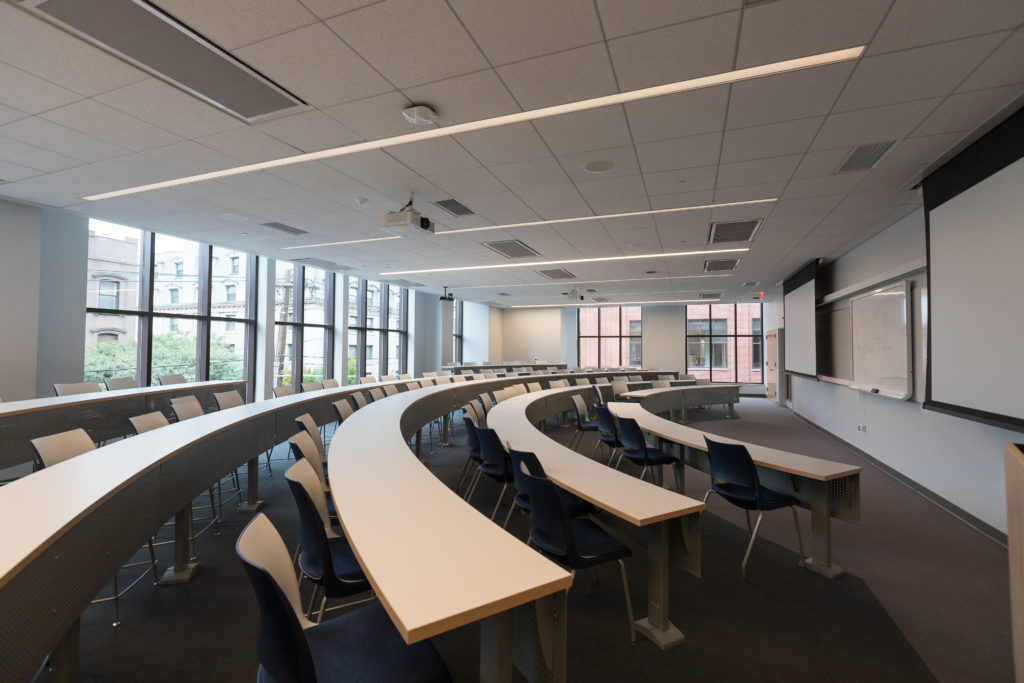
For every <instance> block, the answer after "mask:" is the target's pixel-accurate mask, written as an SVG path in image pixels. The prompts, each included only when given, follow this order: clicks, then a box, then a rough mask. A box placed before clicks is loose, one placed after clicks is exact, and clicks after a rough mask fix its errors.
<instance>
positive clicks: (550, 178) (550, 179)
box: [490, 158, 569, 191]
mask: <svg viewBox="0 0 1024 683" xmlns="http://www.w3.org/2000/svg"><path fill="white" fill-rule="evenodd" d="M490 170H491V172H492V173H493V174H494V175H495V176H497V178H498V179H499V180H500V181H501V182H503V183H504V184H505V185H506V186H507V187H508V188H509V189H510V190H514V191H519V190H525V189H528V188H532V187H545V186H551V185H563V184H568V183H569V177H568V176H567V175H566V174H565V171H563V170H562V167H561V166H560V165H559V164H558V162H557V161H555V160H554V159H552V158H547V159H538V160H535V161H522V162H518V163H514V164H502V165H499V166H492V167H491V168H490Z"/></svg>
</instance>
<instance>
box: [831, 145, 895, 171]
mask: <svg viewBox="0 0 1024 683" xmlns="http://www.w3.org/2000/svg"><path fill="white" fill-rule="evenodd" d="M895 146H896V141H895V140H889V141H887V142H873V143H871V144H868V145H861V146H859V147H854V148H853V150H851V152H850V153H849V154H848V155H846V158H845V159H843V163H841V164H839V168H837V169H836V174H838V173H849V172H850V171H866V170H868V169H871V168H874V167H875V166H877V165H878V163H879V162H880V161H881V160H882V159H883V158H885V155H886V154H888V153H889V152H890V151H891V150H892V148H893V147H895ZM833 175H835V174H833Z"/></svg>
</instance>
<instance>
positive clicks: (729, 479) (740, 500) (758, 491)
mask: <svg viewBox="0 0 1024 683" xmlns="http://www.w3.org/2000/svg"><path fill="white" fill-rule="evenodd" d="M704 441H705V442H707V445H708V462H709V463H710V465H711V488H710V489H708V491H707V493H705V494H704V502H705V503H707V500H708V496H709V495H711V493H712V492H714V493H717V494H718V495H720V496H721V497H722V498H725V499H726V500H727V501H729V502H730V503H732V504H733V505H735V506H737V507H740V508H743V510H744V511H745V512H746V514H747V532H748V533H750V543H748V544H747V552H746V553H744V554H743V563H742V564H741V565H740V576H741V577H742V578H746V576H747V560H748V559H749V558H750V550H751V549H752V548H753V547H754V541H755V540H756V539H757V531H758V529H760V528H761V519H762V518H763V517H764V513H765V512H767V511H768V510H777V509H778V508H783V507H789V508H790V509H791V510H792V511H793V524H794V526H795V527H796V542H797V545H798V546H799V547H800V564H801V566H802V565H803V561H804V557H805V555H804V542H803V539H802V538H801V536H800V520H799V519H798V518H797V516H796V505H797V504H798V503H799V501H798V500H797V499H796V498H794V497H793V496H789V495H786V494H784V493H779V492H777V491H772V490H771V489H768V488H765V487H764V486H761V480H760V479H759V478H758V476H757V467H756V466H755V465H754V460H753V458H751V457H750V452H749V451H748V450H747V447H746V446H744V445H743V444H734V443H721V442H718V441H712V440H711V439H709V438H707V437H704ZM751 510H757V522H756V523H755V524H754V528H753V529H751V528H750V511H751Z"/></svg>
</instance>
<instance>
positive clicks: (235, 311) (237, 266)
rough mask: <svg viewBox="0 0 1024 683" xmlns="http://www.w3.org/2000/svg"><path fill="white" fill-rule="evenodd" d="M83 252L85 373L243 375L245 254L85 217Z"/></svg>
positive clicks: (246, 374)
mask: <svg viewBox="0 0 1024 683" xmlns="http://www.w3.org/2000/svg"><path fill="white" fill-rule="evenodd" d="M229 254H231V255H234V258H236V259H237V262H236V263H234V264H233V263H232V261H231V259H230V258H228V255H229ZM88 258H89V260H88V280H87V283H86V295H87V299H86V335H85V346H86V348H85V379H86V380H92V381H101V380H102V379H104V378H107V377H124V376H130V377H134V378H135V380H136V381H137V382H138V383H139V385H140V386H146V385H149V384H153V383H154V382H153V380H154V378H156V377H159V376H160V375H170V374H182V375H184V376H185V377H186V378H187V379H189V380H198V381H204V380H219V379H246V378H250V376H251V362H252V359H253V358H254V356H255V353H254V351H255V346H254V345H255V336H254V328H255V319H254V318H255V316H254V308H253V307H252V303H253V302H252V300H251V299H252V298H253V297H252V295H251V291H250V287H251V284H252V282H253V280H251V279H250V276H251V275H252V274H253V272H252V271H253V270H254V269H255V264H256V259H255V257H254V256H251V255H248V254H239V253H238V252H237V251H234V250H227V249H222V248H220V247H211V246H209V245H206V244H200V243H198V242H193V241H191V240H184V239H180V238H178V237H171V236H169V235H156V234H153V233H149V232H144V231H142V230H137V229H135V228H129V227H126V226H121V225H116V224H112V223H107V222H105V221H97V220H93V221H90V222H89V257H88ZM126 312H128V313H127V314H126ZM250 392H251V382H250Z"/></svg>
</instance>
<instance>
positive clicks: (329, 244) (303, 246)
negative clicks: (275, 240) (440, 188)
mask: <svg viewBox="0 0 1024 683" xmlns="http://www.w3.org/2000/svg"><path fill="white" fill-rule="evenodd" d="M400 239H402V236H401V235H395V236H393V237H370V238H368V239H365V240H346V241H344V242H321V243H320V244H300V245H298V246H295V247H281V249H312V248H313V247H334V246H337V245H339V244H362V243H363V242H383V241H384V240H400Z"/></svg>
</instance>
